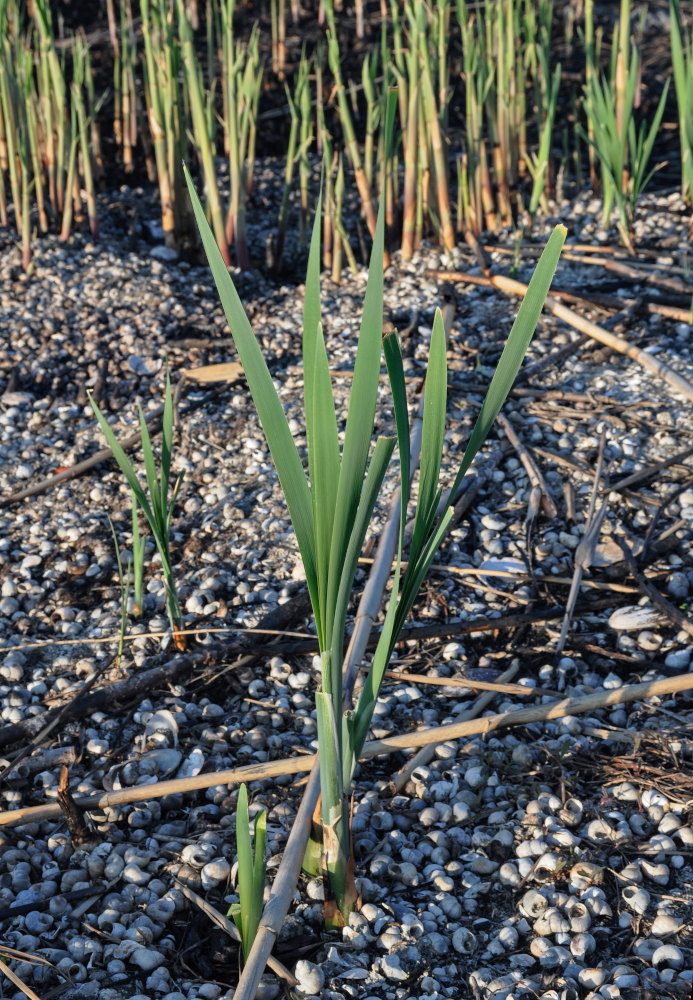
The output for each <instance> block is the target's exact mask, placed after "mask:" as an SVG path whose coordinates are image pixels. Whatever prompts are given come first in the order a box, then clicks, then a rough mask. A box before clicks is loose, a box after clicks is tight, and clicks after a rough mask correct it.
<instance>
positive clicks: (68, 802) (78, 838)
mask: <svg viewBox="0 0 693 1000" xmlns="http://www.w3.org/2000/svg"><path fill="white" fill-rule="evenodd" d="M68 775H69V771H68V769H67V767H66V766H65V765H64V764H63V766H62V767H61V768H60V780H59V782H58V805H59V806H60V809H61V811H62V814H63V817H64V819H65V822H66V824H67V832H68V833H69V835H70V840H71V841H72V845H73V847H74V848H75V850H77V851H78V850H80V848H87V849H88V850H91V849H92V848H93V847H95V846H96V845H97V844H98V843H100V839H99V838H98V837H96V836H95V835H94V831H93V830H92V829H91V827H90V826H89V823H88V822H87V820H86V819H85V818H84V815H83V813H82V810H81V809H80V807H79V806H78V805H77V803H76V802H75V800H74V798H73V795H72V792H71V791H70V788H69V786H68V783H67V781H68Z"/></svg>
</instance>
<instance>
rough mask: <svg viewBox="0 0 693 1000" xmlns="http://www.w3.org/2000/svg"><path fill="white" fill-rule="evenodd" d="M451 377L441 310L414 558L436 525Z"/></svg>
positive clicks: (432, 355) (434, 335) (431, 363)
mask: <svg viewBox="0 0 693 1000" xmlns="http://www.w3.org/2000/svg"><path fill="white" fill-rule="evenodd" d="M447 377H448V367H447V358H446V344H445V324H444V323H443V314H442V313H441V311H440V309H436V313H435V319H434V321H433V329H432V330H431V347H430V351H429V356H428V369H427V371H426V389H425V395H424V413H423V429H422V433H421V471H420V479H419V497H418V502H417V505H416V518H415V521H414V535H413V537H412V544H411V551H412V553H414V554H416V553H418V552H419V550H420V549H421V547H422V546H423V544H424V541H425V540H426V537H427V535H428V532H429V531H430V529H431V527H432V525H433V521H434V519H435V515H436V508H437V506H438V499H439V494H440V491H439V489H438V480H439V478H440V465H441V461H442V457H443V440H444V437H445V411H446V406H447ZM410 558H411V556H410ZM414 558H415V555H414Z"/></svg>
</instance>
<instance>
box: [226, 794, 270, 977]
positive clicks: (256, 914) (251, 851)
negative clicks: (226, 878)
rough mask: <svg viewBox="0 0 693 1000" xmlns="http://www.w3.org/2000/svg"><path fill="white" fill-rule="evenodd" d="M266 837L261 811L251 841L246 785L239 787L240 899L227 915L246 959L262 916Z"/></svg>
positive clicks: (237, 847) (237, 812) (237, 844)
mask: <svg viewBox="0 0 693 1000" xmlns="http://www.w3.org/2000/svg"><path fill="white" fill-rule="evenodd" d="M266 838H267V814H266V812H265V810H264V809H263V810H261V811H260V812H259V813H258V814H257V815H256V817H255V824H254V837H253V842H252V843H251V840H250V816H249V814H248V790H247V788H246V786H245V784H243V785H241V787H240V788H239V790H238V804H237V806H236V853H237V855H238V898H239V902H238V903H234V904H233V905H232V906H231V907H230V908H229V913H228V915H229V916H230V917H233V920H234V923H235V924H236V927H237V928H238V933H239V934H240V935H241V947H242V950H243V958H244V959H247V958H248V955H249V954H250V949H251V948H252V946H253V941H254V940H255V935H256V934H257V928H258V924H259V923H260V917H261V916H262V905H263V896H264V892H265V879H266V874H267V867H266V865H265V841H266Z"/></svg>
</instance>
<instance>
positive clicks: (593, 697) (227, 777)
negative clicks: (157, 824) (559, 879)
mask: <svg viewBox="0 0 693 1000" xmlns="http://www.w3.org/2000/svg"><path fill="white" fill-rule="evenodd" d="M691 689H693V674H692V673H686V674H680V675H678V676H676V677H665V678H662V679H661V680H658V681H644V682H642V683H641V684H626V685H624V686H623V687H620V688H613V689H611V690H609V691H597V692H595V693H594V694H588V695H583V696H582V697H580V698H563V699H561V700H560V701H552V702H549V703H548V704H544V705H535V706H532V707H531V708H519V709H511V710H509V711H507V712H500V713H498V714H497V715H489V716H485V717H484V718H483V719H471V720H468V721H464V722H452V723H449V724H448V725H446V726H435V727H432V728H429V729H420V730H417V732H414V733H403V734H402V735H400V736H388V737H386V738H385V739H383V740H373V741H372V742H370V743H366V744H365V745H364V747H363V752H362V754H361V758H360V759H361V760H369V759H370V758H371V757H379V756H381V755H383V754H390V753H396V752H397V751H399V750H411V749H413V748H414V747H422V746H428V745H429V744H433V743H445V742H447V741H448V740H459V739H464V738H466V737H468V736H477V735H479V734H482V735H487V734H488V733H491V732H494V731H495V730H497V729H510V728H512V727H514V726H529V725H531V724H532V723H535V722H545V721H547V720H549V719H562V718H564V717H566V716H571V715H581V714H583V713H584V712H596V711H598V710H599V709H602V708H610V707H611V706H612V705H626V704H628V703H630V702H633V701H643V700H644V699H646V698H659V697H661V696H662V695H669V694H679V693H681V692H682V691H690V690H691ZM316 760H317V754H306V755H305V756H302V757H289V758H285V759H283V760H275V761H268V762H267V763H265V764H248V765H245V766H244V767H238V768H233V769H231V770H228V771H215V772H214V773H213V774H198V775H195V776H194V777H192V778H174V779H172V780H171V781H159V782H157V783H156V784H154V785H136V786H134V787H133V788H124V789H123V790H122V791H118V792H107V793H105V794H103V795H99V794H96V795H85V796H80V797H79V798H76V799H75V801H76V803H77V805H78V806H80V808H82V809H87V810H91V811H94V810H101V809H107V808H113V807H114V806H120V805H127V804H131V803H133V802H144V801H147V800H152V799H160V798H163V797H164V796H165V795H175V794H181V793H184V792H194V791H199V790H200V789H203V788H211V787H212V785H231V784H234V785H235V784H240V783H241V782H243V781H245V782H248V781H262V780H264V779H266V778H276V777H279V776H285V775H289V774H304V773H306V772H307V771H310V770H311V768H312V767H313V765H314V764H315V761H316ZM59 815H60V806H59V805H58V804H57V803H49V804H47V805H43V806H27V807H25V808H23V809H13V810H10V811H8V812H2V813H0V827H3V826H23V825H25V824H26V823H37V822H40V821H41V820H45V819H54V818H55V817H56V816H59Z"/></svg>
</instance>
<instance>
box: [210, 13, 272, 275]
mask: <svg viewBox="0 0 693 1000" xmlns="http://www.w3.org/2000/svg"><path fill="white" fill-rule="evenodd" d="M234 8H235V0H222V3H221V26H220V31H221V40H222V49H221V89H222V98H223V102H222V103H223V109H224V117H223V124H224V149H225V151H226V153H227V155H228V159H229V181H230V188H231V190H230V197H229V205H228V210H227V214H226V242H227V243H228V245H229V246H231V245H232V244H234V245H235V250H236V259H237V262H238V266H239V267H241V268H243V269H247V268H248V267H250V257H249V254H248V246H247V238H246V225H245V220H246V202H247V199H248V196H249V194H250V191H251V188H252V174H253V166H254V159H255V141H256V129H257V112H258V104H259V100H260V91H261V88H262V75H263V70H262V64H261V60H260V50H259V31H258V29H257V26H256V27H254V28H253V30H252V31H251V33H250V38H249V40H248V43H247V45H245V44H243V43H242V42H236V41H235V38H234V31H233V12H234Z"/></svg>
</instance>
